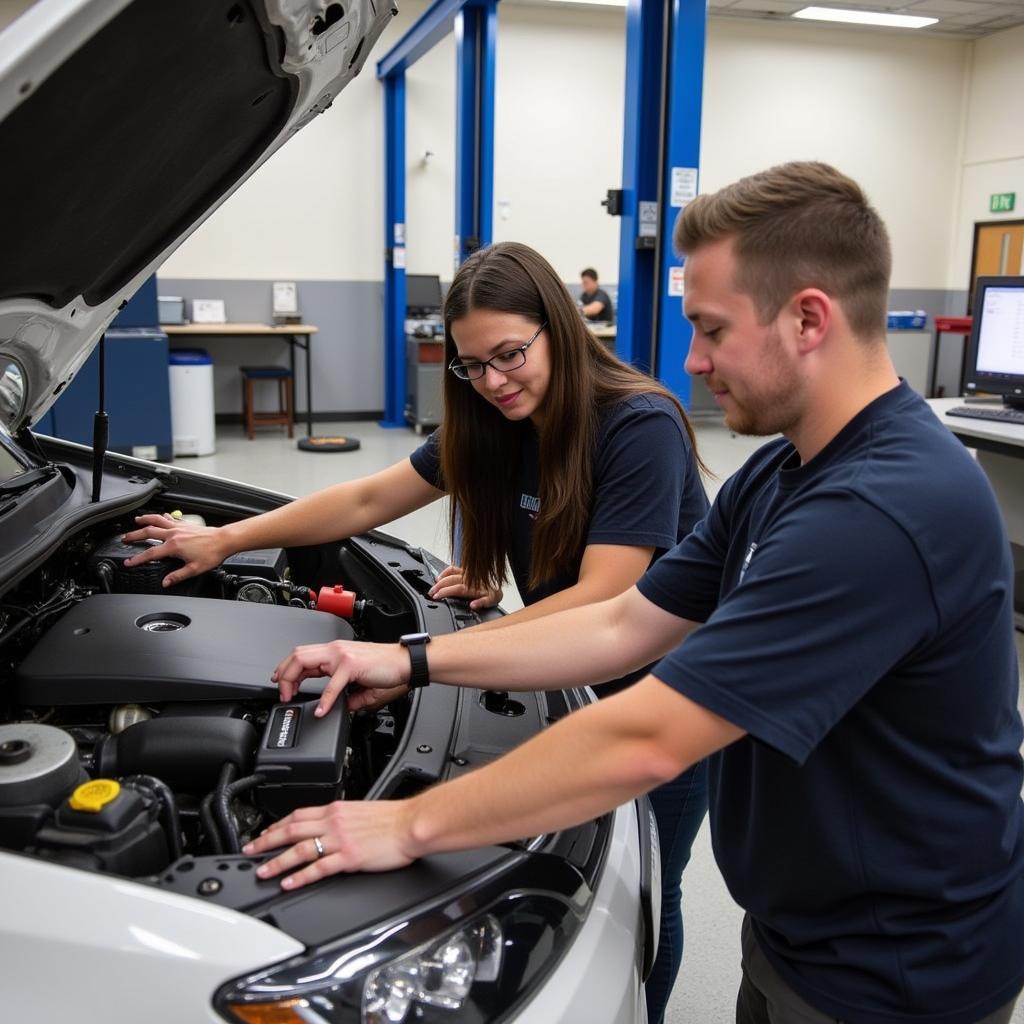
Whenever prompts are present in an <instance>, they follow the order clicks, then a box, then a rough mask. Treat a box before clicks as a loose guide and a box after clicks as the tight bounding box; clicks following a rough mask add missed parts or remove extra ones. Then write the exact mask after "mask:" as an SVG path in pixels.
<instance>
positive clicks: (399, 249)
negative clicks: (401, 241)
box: [391, 245, 405, 270]
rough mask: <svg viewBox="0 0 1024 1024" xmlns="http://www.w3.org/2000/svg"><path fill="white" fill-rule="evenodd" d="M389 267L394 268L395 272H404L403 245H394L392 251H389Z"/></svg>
mask: <svg viewBox="0 0 1024 1024" xmlns="http://www.w3.org/2000/svg"><path fill="white" fill-rule="evenodd" d="M391 265H392V266H393V267H394V268H395V270H404V269H405V246H404V245H396V246H395V247H394V249H392V250H391Z"/></svg>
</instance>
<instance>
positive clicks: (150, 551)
mask: <svg viewBox="0 0 1024 1024" xmlns="http://www.w3.org/2000/svg"><path fill="white" fill-rule="evenodd" d="M135 522H136V523H138V524H139V526H140V527H141V529H138V530H132V531H131V533H126V534H125V535H124V536H123V537H122V538H121V539H122V540H123V541H124V542H125V543H126V544H138V543H140V542H143V541H147V540H158V541H160V542H161V543H160V544H152V545H150V546H149V547H147V548H146V549H145V550H144V551H140V552H139V553H138V554H137V555H132V557H131V558H126V559H125V562H124V564H125V565H126V566H127V567H128V568H132V567H133V566H136V565H142V564H143V563H145V562H151V561H153V559H154V558H177V559H178V560H179V561H182V562H184V563H185V564H184V565H183V566H182V567H181V568H180V569H175V570H174V572H169V573H168V574H167V575H166V576H165V577H164V578H163V585H164V586H165V587H170V586H173V584H175V583H180V582H181V581H182V580H187V579H188V578H189V577H191V576H198V575H199V574H200V573H204V572H208V571H209V570H210V569H215V568H216V567H217V566H218V565H220V563H221V562H223V561H224V559H225V558H226V557H227V556H228V555H229V554H231V551H230V549H229V548H228V547H227V546H226V545H225V544H224V541H223V536H222V534H221V531H220V530H219V529H218V528H217V527H215V526H196V525H194V524H192V523H183V522H181V521H180V520H178V519H175V518H174V517H173V516H171V515H166V514H165V515H162V516H161V515H145V516H136V517H135Z"/></svg>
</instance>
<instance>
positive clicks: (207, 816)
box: [199, 791, 224, 853]
mask: <svg viewBox="0 0 1024 1024" xmlns="http://www.w3.org/2000/svg"><path fill="white" fill-rule="evenodd" d="M213 796H214V794H213V792H212V791H211V792H209V793H207V794H206V796H205V797H204V798H203V802H202V803H201V804H200V805H199V820H200V821H201V822H202V823H203V831H204V832H205V833H206V835H207V836H209V838H210V846H212V847H213V852H214V853H223V852H224V840H222V839H221V837H220V832H218V831H217V822H216V821H214V819H213Z"/></svg>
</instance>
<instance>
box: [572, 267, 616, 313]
mask: <svg viewBox="0 0 1024 1024" xmlns="http://www.w3.org/2000/svg"><path fill="white" fill-rule="evenodd" d="M580 289H581V295H580V302H581V305H580V311H581V312H582V313H583V315H584V316H585V317H586V318H587V319H588V320H600V321H602V322H603V323H609V324H613V323H615V307H614V306H612V300H611V297H610V296H609V294H608V293H607V292H606V291H605V290H604V289H603V288H599V287H598V285H597V271H596V270H594V268H593V267H587V268H586V269H585V270H582V271H580Z"/></svg>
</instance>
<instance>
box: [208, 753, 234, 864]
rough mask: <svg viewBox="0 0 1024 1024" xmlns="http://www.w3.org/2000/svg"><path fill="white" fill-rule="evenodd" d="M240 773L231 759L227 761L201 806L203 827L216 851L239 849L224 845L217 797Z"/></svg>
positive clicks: (224, 851) (230, 851) (227, 851)
mask: <svg viewBox="0 0 1024 1024" xmlns="http://www.w3.org/2000/svg"><path fill="white" fill-rule="evenodd" d="M237 775H238V769H237V768H236V767H235V765H234V764H233V763H232V762H231V761H225V762H224V767H223V768H221V770H220V778H219V779H218V780H217V788H216V789H215V790H213V791H212V792H211V793H208V794H207V795H206V797H205V798H204V799H203V802H202V804H200V806H199V816H200V818H201V820H202V822H203V828H204V829H205V830H206V834H207V835H208V836H209V837H210V843H211V845H212V846H213V852H214V853H232V852H237V851H232V850H226V849H225V845H224V833H223V832H222V831H221V825H220V821H219V820H218V811H217V797H218V796H219V794H220V792H221V790H222V789H224V787H225V786H229V785H230V784H231V783H232V782H234V780H235V777H236V776H237Z"/></svg>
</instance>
